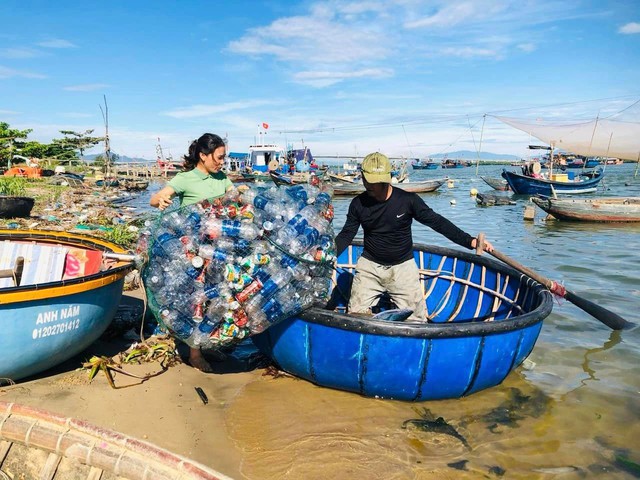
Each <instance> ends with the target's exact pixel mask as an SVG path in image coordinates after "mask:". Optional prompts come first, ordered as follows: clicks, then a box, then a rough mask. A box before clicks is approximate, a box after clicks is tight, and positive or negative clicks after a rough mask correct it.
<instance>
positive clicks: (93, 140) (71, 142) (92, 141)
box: [60, 129, 104, 161]
mask: <svg viewBox="0 0 640 480" xmlns="http://www.w3.org/2000/svg"><path fill="white" fill-rule="evenodd" d="M60 133H61V134H63V135H65V138H63V139H61V141H62V142H64V143H66V145H68V146H71V147H72V148H73V149H74V150H78V151H79V152H80V159H81V160H82V161H84V151H85V150H86V149H87V148H91V147H93V146H94V145H97V144H98V143H100V142H102V141H104V137H92V136H91V134H92V133H93V129H91V130H85V131H84V132H74V131H72V130H60Z"/></svg>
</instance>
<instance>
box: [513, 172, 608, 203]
mask: <svg viewBox="0 0 640 480" xmlns="http://www.w3.org/2000/svg"><path fill="white" fill-rule="evenodd" d="M502 177H503V178H504V179H505V180H506V181H507V182H508V183H509V187H511V190H513V192H514V193H516V194H518V195H544V196H549V197H550V196H552V195H554V193H555V194H578V193H592V192H595V191H597V190H598V183H600V180H602V178H603V177H604V172H603V171H602V170H596V171H593V172H588V173H584V174H581V175H576V176H575V177H574V179H570V178H569V175H568V174H566V173H558V174H555V175H552V176H551V179H547V178H544V177H542V176H538V177H533V176H529V175H525V174H520V173H516V172H511V171H508V170H503V171H502Z"/></svg>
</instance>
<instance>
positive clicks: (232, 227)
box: [204, 218, 260, 240]
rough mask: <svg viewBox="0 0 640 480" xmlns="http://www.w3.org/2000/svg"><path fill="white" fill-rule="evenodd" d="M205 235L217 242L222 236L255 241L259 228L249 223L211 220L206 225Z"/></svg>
mask: <svg viewBox="0 0 640 480" xmlns="http://www.w3.org/2000/svg"><path fill="white" fill-rule="evenodd" d="M204 232H205V235H206V236H207V237H208V238H210V239H212V240H215V239H217V238H220V237H221V236H227V237H240V238H243V239H245V240H254V239H255V238H256V237H257V236H258V235H259V234H260V230H259V229H258V227H257V226H256V225H255V224H253V223H249V222H239V221H237V220H221V219H219V218H210V219H209V220H207V221H206V222H205V225H204Z"/></svg>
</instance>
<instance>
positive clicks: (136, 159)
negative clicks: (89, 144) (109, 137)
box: [84, 153, 155, 163]
mask: <svg viewBox="0 0 640 480" xmlns="http://www.w3.org/2000/svg"><path fill="white" fill-rule="evenodd" d="M102 155H103V154H102V153H94V154H91V155H85V156H84V161H85V162H87V163H91V162H93V161H94V160H95V158H96V157H100V156H102ZM113 155H118V156H119V158H118V163H148V162H154V161H155V160H148V159H146V158H139V157H127V156H126V155H120V154H118V153H113Z"/></svg>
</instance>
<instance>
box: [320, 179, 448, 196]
mask: <svg viewBox="0 0 640 480" xmlns="http://www.w3.org/2000/svg"><path fill="white" fill-rule="evenodd" d="M445 182H446V180H445V179H437V180H435V179H434V180H420V181H417V182H411V181H404V182H398V183H392V185H393V186H394V187H398V188H401V189H402V190H405V191H407V192H414V193H428V192H435V191H436V190H437V189H438V188H440V187H441V186H442V185H444V183H445ZM331 186H332V187H333V194H334V195H359V194H360V193H362V192H364V191H365V188H364V185H363V184H362V182H353V183H340V182H332V183H331Z"/></svg>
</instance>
